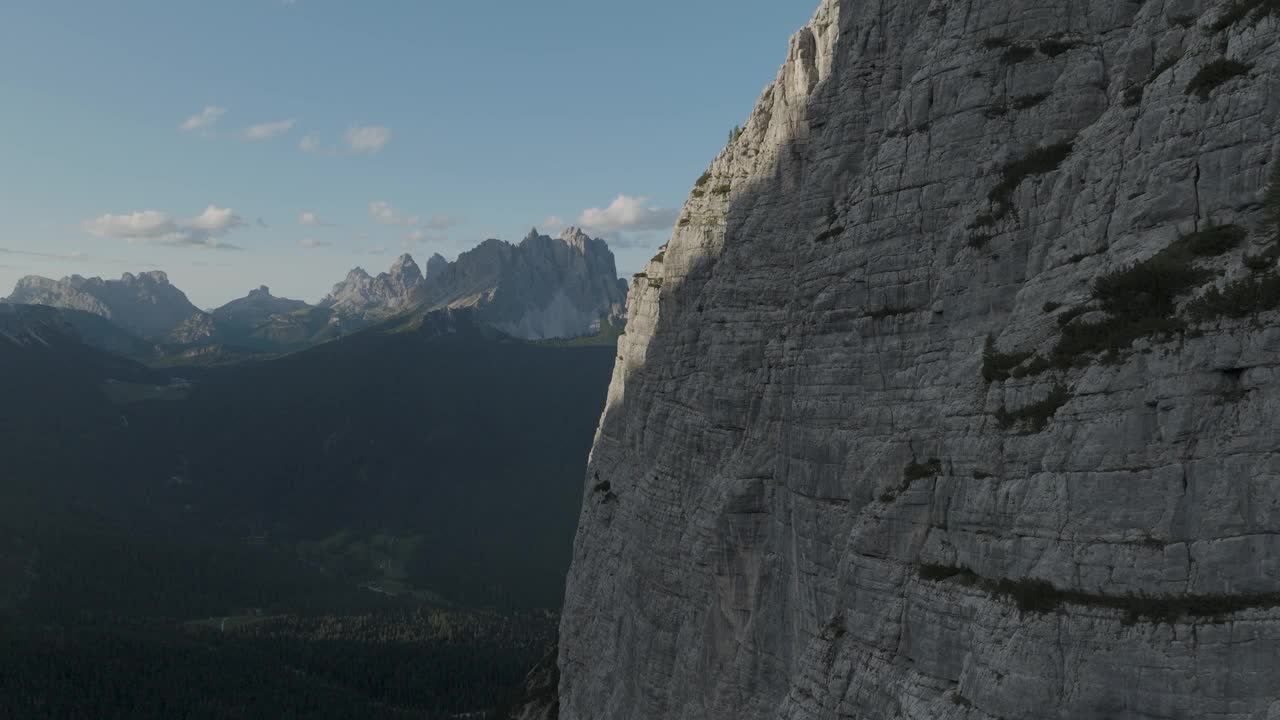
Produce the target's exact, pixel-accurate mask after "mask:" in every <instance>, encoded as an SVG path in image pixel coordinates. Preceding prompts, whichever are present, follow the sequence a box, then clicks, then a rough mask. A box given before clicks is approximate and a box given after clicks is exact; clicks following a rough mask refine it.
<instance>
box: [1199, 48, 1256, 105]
mask: <svg viewBox="0 0 1280 720" xmlns="http://www.w3.org/2000/svg"><path fill="white" fill-rule="evenodd" d="M1252 69H1253V66H1252V65H1248V64H1246V63H1242V62H1236V61H1235V60H1228V59H1227V58H1218V59H1217V60H1214V61H1213V62H1211V63H1209V64H1208V65H1205V66H1204V67H1202V68H1200V72H1198V73H1196V74H1195V77H1193V78H1191V82H1189V83H1187V89H1186V94H1187V95H1196V96H1198V97H1199V98H1200V100H1201V101H1202V102H1203V101H1206V100H1208V99H1209V95H1210V94H1211V93H1212V92H1213V91H1214V89H1216V88H1217V87H1218V86H1219V85H1222V84H1223V83H1225V82H1227V81H1228V80H1231V79H1232V78H1236V77H1239V76H1241V75H1246V74H1248V72H1249V71H1250V70H1252Z"/></svg>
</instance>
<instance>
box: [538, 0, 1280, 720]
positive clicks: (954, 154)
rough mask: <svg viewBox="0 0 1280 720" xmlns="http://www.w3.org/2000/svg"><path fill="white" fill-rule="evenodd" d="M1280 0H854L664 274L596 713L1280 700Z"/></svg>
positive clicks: (642, 339)
mask: <svg viewBox="0 0 1280 720" xmlns="http://www.w3.org/2000/svg"><path fill="white" fill-rule="evenodd" d="M1274 7H1275V5H1274V3H1261V2H1243V3H1218V2H1201V1H1198V0H1147V1H1146V2H1137V1H1133V2H1128V1H1123V0H1122V1H1119V2H1117V1H1116V0H1059V1H1057V2H1050V3H1045V2H1039V1H1033V0H1005V1H1003V2H951V3H944V2H937V1H936V0H935V1H932V2H931V1H928V0H903V1H902V2H897V3H889V4H882V3H874V2H855V1H854V0H826V1H824V2H823V3H822V4H821V6H820V7H819V9H818V11H817V13H816V15H815V16H814V18H813V20H812V21H811V23H810V24H809V25H808V26H806V27H805V28H804V29H803V30H801V32H800V33H798V34H797V35H796V36H795V37H794V38H793V39H792V41H791V46H790V51H789V54H788V58H787V61H786V64H785V65H784V66H783V68H782V70H781V72H780V74H779V76H778V78H777V80H776V81H775V82H774V83H773V84H772V85H770V86H769V87H768V88H767V89H766V90H765V92H764V94H763V96H762V97H761V99H760V102H759V104H758V106H757V107H756V109H755V111H754V112H753V114H752V115H751V117H750V119H749V121H748V123H747V125H746V128H745V131H744V133H743V135H742V136H741V137H740V138H738V139H736V140H735V141H734V142H732V143H731V144H730V145H729V146H728V147H727V148H725V150H724V151H723V153H721V155H720V157H719V158H718V159H717V160H716V161H715V163H714V164H713V165H712V167H711V168H710V170H709V172H708V174H707V175H706V176H705V177H704V178H702V179H701V180H700V181H699V183H698V185H697V187H696V188H695V190H694V192H693V196H692V197H691V199H690V201H689V203H688V205H687V206H686V208H685V210H684V212H683V214H682V216H681V220H680V222H679V227H678V229H677V230H676V232H675V234H674V236H673V238H672V241H671V243H670V244H669V246H668V247H667V248H666V249H665V251H664V252H663V253H660V254H659V257H658V258H655V260H654V262H652V263H650V265H649V266H648V267H647V268H646V270H645V274H646V276H645V277H641V278H639V279H637V280H636V281H635V282H633V283H632V286H631V293H630V296H629V298H628V301H627V306H628V312H627V334H626V335H625V336H623V338H622V339H621V342H620V348H619V355H620V358H619V360H618V363H617V366H616V369H615V372H614V378H613V384H612V386H611V389H610V395H609V401H608V405H607V407H606V410H605V413H604V416H603V418H602V420H601V424H600V427H599V430H598V433H597V438H596V444H595V448H594V450H593V453H592V458H591V463H590V469H589V471H588V478H587V496H586V500H585V504H584V509H583V514H582V519H581V527H580V529H579V536H578V539H577V542H576V548H575V558H574V564H573V568H572V571H571V573H570V578H569V587H568V595H567V599H566V606H565V611H564V616H563V623H562V628H561V642H560V669H561V682H560V716H561V717H562V718H567V719H568V720H585V719H587V718H610V719H612V720H619V719H623V720H625V719H629V718H664V719H677V718H688V719H690V720H692V719H694V718H698V719H705V718H711V719H716V718H725V719H727V718H748V719H750V718H786V719H787V720H809V719H816V718H848V717H856V718H886V719H887V718H1008V719H1013V718H1045V717H1060V718H1097V719H1099V720H1101V719H1102V718H1121V717H1123V718H1151V719H1152V720H1154V719H1155V718H1173V717H1185V718H1198V717H1222V718H1240V719H1244V718H1250V719H1253V720H1262V719H1264V718H1266V719H1272V718H1277V717H1280V663H1277V662H1276V661H1275V659H1276V658H1277V657H1280V480H1278V479H1277V476H1278V475H1280V450H1278V449H1277V446H1276V443H1275V438H1276V436H1277V431H1280V413H1277V412H1276V411H1275V408H1276V407H1277V406H1280V383H1276V382H1275V381H1274V378H1275V375H1276V373H1277V372H1278V368H1280V322H1278V321H1280V316H1278V315H1277V312H1276V309H1275V308H1276V307H1277V306H1278V305H1280V277H1278V276H1277V274H1276V270H1275V264H1276V258H1277V256H1278V255H1280V245H1278V244H1277V242H1278V240H1277V238H1276V237H1275V236H1276V233H1277V232H1280V228H1277V227H1268V225H1267V218H1268V217H1272V218H1278V217H1280V185H1277V186H1275V187H1274V189H1273V191H1272V193H1270V194H1268V193H1267V192H1266V188H1267V185H1268V178H1269V177H1270V174H1271V171H1272V168H1274V167H1275V166H1276V163H1277V161H1278V160H1280V144H1278V142H1277V136H1278V135H1277V131H1278V127H1277V124H1278V121H1280V14H1277V13H1275V12H1274V10H1273V8H1274ZM1278 182H1280V181H1278Z"/></svg>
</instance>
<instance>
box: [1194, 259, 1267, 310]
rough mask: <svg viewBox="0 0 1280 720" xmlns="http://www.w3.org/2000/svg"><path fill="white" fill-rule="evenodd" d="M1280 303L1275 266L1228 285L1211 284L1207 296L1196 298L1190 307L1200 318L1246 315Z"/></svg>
mask: <svg viewBox="0 0 1280 720" xmlns="http://www.w3.org/2000/svg"><path fill="white" fill-rule="evenodd" d="M1278 307H1280V275H1278V274H1276V272H1275V271H1274V270H1270V271H1266V272H1263V273H1261V274H1259V275H1255V276H1253V277H1249V278H1245V279H1243V280H1236V281H1235V282H1232V283H1228V284H1227V285H1226V287H1224V288H1222V289H1221V290H1219V289H1218V288H1216V287H1215V288H1209V291H1208V292H1206V293H1205V294H1204V296H1202V297H1200V298H1198V299H1196V300H1195V301H1194V302H1192V303H1191V304H1190V305H1189V306H1188V309H1189V311H1190V313H1191V317H1193V318H1195V319H1196V320H1211V319H1214V318H1218V317H1229V318H1242V317H1248V316H1250V315H1256V314H1257V313H1260V312H1265V311H1267V310H1274V309H1276V308H1278Z"/></svg>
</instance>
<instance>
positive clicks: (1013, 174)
mask: <svg viewBox="0 0 1280 720" xmlns="http://www.w3.org/2000/svg"><path fill="white" fill-rule="evenodd" d="M1074 147H1075V146H1074V145H1073V144H1072V143H1070V142H1060V143H1055V144H1053V145H1049V146H1047V147H1042V148H1036V149H1035V150H1032V151H1031V152H1029V153H1027V154H1026V155H1025V156H1024V157H1022V158H1020V159H1018V160H1015V161H1013V162H1011V163H1009V164H1008V165H1005V166H1004V170H1003V171H1002V173H1001V177H1000V182H999V183H997V184H996V186H995V187H994V188H992V189H991V192H990V193H988V194H987V199H989V200H991V202H993V203H994V204H995V206H996V213H995V216H996V218H1000V217H1003V216H1004V215H1005V214H1007V213H1008V211H1009V198H1010V196H1012V195H1013V191H1014V190H1017V189H1018V186H1019V185H1021V184H1022V182H1023V181H1024V180H1026V179H1027V178H1029V177H1033V176H1036V175H1044V174H1046V173H1051V172H1053V171H1054V170H1057V169H1058V166H1060V165H1062V162H1063V161H1064V160H1066V159H1067V156H1069V155H1070V154H1071V150H1072V149H1073V148H1074Z"/></svg>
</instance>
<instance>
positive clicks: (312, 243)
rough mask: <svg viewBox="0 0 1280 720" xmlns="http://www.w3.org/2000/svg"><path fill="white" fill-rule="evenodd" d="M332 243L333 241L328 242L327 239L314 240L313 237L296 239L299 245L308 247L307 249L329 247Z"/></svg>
mask: <svg viewBox="0 0 1280 720" xmlns="http://www.w3.org/2000/svg"><path fill="white" fill-rule="evenodd" d="M332 244H333V243H331V242H329V241H328V240H316V239H314V238H304V239H302V240H299V241H298V245H299V246H301V247H304V248H308V249H311V248H322V247H329V246H330V245H332Z"/></svg>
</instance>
